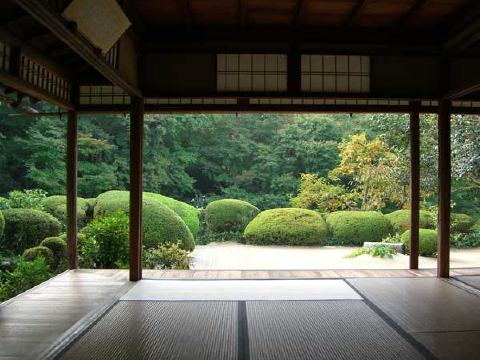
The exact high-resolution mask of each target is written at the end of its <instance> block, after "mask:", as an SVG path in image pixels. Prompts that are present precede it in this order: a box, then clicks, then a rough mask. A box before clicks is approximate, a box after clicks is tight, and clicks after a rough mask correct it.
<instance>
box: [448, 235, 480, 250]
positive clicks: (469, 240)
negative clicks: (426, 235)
mask: <svg viewBox="0 0 480 360" xmlns="http://www.w3.org/2000/svg"><path fill="white" fill-rule="evenodd" d="M450 246H451V247H453V248H457V249H464V248H476V247H480V231H471V232H468V233H453V234H451V236H450Z"/></svg>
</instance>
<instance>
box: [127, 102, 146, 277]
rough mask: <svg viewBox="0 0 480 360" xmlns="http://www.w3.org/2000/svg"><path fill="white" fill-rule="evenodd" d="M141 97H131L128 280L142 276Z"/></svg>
mask: <svg viewBox="0 0 480 360" xmlns="http://www.w3.org/2000/svg"><path fill="white" fill-rule="evenodd" d="M143 115H144V104H143V98H139V97H132V98H131V112H130V280H131V281H137V280H140V279H141V278H142V178H143Z"/></svg>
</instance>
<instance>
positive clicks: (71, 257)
mask: <svg viewBox="0 0 480 360" xmlns="http://www.w3.org/2000/svg"><path fill="white" fill-rule="evenodd" d="M77 123H78V114H77V112H76V111H69V112H68V125H67V248H68V268H69V269H76V268H78V256H77V153H78V145H77V127H78V126H77V125H78V124H77Z"/></svg>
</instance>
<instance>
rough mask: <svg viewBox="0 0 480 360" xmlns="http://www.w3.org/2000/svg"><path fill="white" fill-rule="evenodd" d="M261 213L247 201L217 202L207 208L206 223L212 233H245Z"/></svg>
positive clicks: (227, 200) (226, 200)
mask: <svg viewBox="0 0 480 360" xmlns="http://www.w3.org/2000/svg"><path fill="white" fill-rule="evenodd" d="M259 212H260V210H258V208H256V207H255V206H253V205H252V204H250V203H248V202H246V201H242V200H235V199H222V200H215V201H212V202H211V203H210V204H208V205H207V207H206V208H205V221H206V223H207V227H208V230H209V231H211V232H217V233H220V232H235V231H243V230H245V227H246V226H247V225H248V223H249V222H250V221H252V219H253V218H254V217H255V216H257V215H258V213H259Z"/></svg>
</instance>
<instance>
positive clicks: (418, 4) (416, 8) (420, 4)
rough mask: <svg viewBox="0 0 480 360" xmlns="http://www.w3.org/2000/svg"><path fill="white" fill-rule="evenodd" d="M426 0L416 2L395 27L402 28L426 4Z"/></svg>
mask: <svg viewBox="0 0 480 360" xmlns="http://www.w3.org/2000/svg"><path fill="white" fill-rule="evenodd" d="M427 1H428V0H417V1H415V3H414V4H413V5H412V6H411V7H410V9H408V11H407V12H406V13H405V15H403V16H402V17H401V18H400V19H399V20H398V21H397V23H396V25H395V26H396V27H403V26H404V25H405V24H407V23H408V21H409V20H410V19H411V18H412V17H413V15H415V14H416V13H417V12H418V11H419V10H420V9H421V8H422V7H423V6H424V5H425V4H426V3H427Z"/></svg>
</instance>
